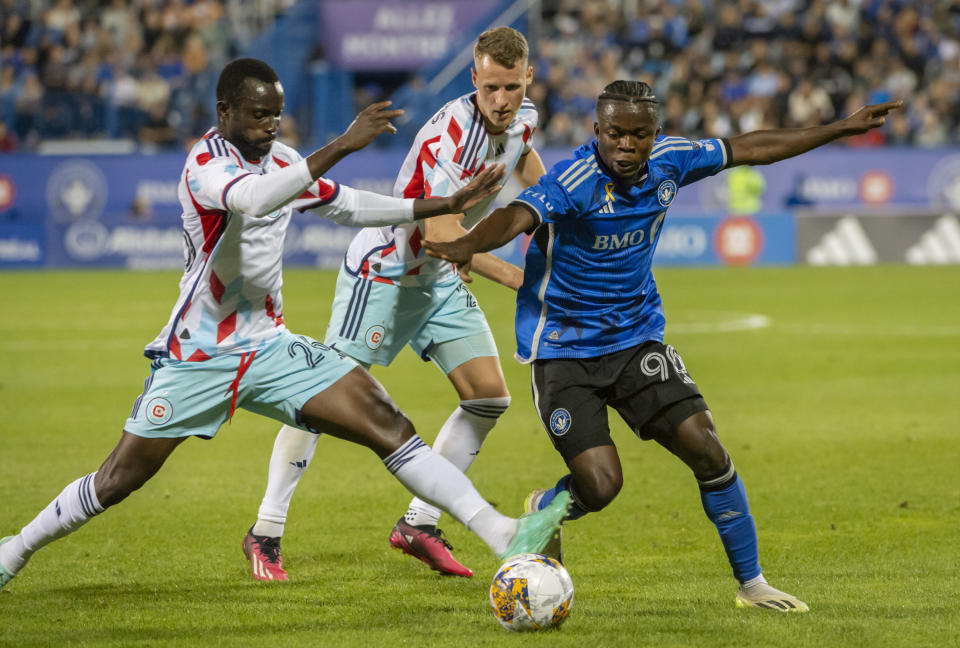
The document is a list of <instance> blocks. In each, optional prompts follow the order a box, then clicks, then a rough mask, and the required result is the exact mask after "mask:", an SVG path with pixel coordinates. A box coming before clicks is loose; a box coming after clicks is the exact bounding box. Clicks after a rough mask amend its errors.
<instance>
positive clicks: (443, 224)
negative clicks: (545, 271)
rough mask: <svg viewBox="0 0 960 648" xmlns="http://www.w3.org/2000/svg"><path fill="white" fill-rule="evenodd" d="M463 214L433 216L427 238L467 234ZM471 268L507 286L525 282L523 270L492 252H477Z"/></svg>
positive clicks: (458, 236)
mask: <svg viewBox="0 0 960 648" xmlns="http://www.w3.org/2000/svg"><path fill="white" fill-rule="evenodd" d="M462 221H463V214H446V215H444V216H437V217H436V218H431V219H430V220H428V221H427V222H426V228H425V229H426V232H425V234H426V238H427V240H430V241H437V242H445V241H455V240H456V239H458V238H460V237H462V236H466V235H467V230H466V229H465V228H464V227H463V224H462ZM471 268H472V270H473V271H474V272H476V273H477V274H478V275H480V276H481V277H485V278H487V279H490V280H491V281H496V282H497V283H499V284H502V285H504V286H506V287H507V288H513V289H514V290H517V289H519V288H520V284H521V283H523V270H521V269H520V268H518V267H517V266H515V265H513V264H512V263H507V262H506V261H504V260H503V259H500V258H498V257H496V256H494V255H492V254H486V253H484V254H477V255H475V256H474V257H473V262H472V265H471ZM464 280H465V281H470V279H469V275H466V276H464Z"/></svg>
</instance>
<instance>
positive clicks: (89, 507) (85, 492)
mask: <svg viewBox="0 0 960 648" xmlns="http://www.w3.org/2000/svg"><path fill="white" fill-rule="evenodd" d="M96 474H97V473H96V472H92V473H90V474H89V475H86V476H84V477H81V478H80V479H78V480H76V481H75V482H73V483H71V484H69V485H68V486H67V487H66V488H64V489H63V491H61V492H60V494H59V495H58V496H57V497H56V499H54V500H53V501H52V502H50V503H49V504H47V507H46V508H45V509H43V510H42V511H40V514H39V515H38V516H37V517H35V518H33V520H32V521H31V522H30V523H29V524H28V525H27V526H25V527H23V528H22V529H21V530H20V533H19V534H17V535H16V536H14V537H13V539H12V540H10V541H9V542H7V543H5V544H3V545H2V546H0V565H3V567H4V568H5V569H6V570H7V571H9V572H10V573H11V574H15V573H17V572H18V571H19V570H20V568H21V567H23V566H24V565H25V564H26V562H27V561H28V560H30V556H32V555H33V553H34V552H35V551H37V550H38V549H41V548H42V547H45V546H46V545H48V544H50V543H51V542H53V541H54V540H56V539H57V538H62V537H63V536H65V535H67V534H68V533H71V532H73V531H76V530H77V529H79V528H80V527H82V526H83V525H84V524H86V523H87V520H89V519H90V518H92V517H93V516H95V515H97V514H98V513H101V512H103V507H102V506H100V501H99V500H98V499H97V493H96V491H95V490H94V488H93V478H94V475H96Z"/></svg>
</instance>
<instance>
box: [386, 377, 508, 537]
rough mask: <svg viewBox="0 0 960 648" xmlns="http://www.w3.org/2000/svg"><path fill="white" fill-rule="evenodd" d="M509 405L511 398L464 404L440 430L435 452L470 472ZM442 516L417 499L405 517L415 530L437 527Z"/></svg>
mask: <svg viewBox="0 0 960 648" xmlns="http://www.w3.org/2000/svg"><path fill="white" fill-rule="evenodd" d="M509 405H510V397H509V396H500V397H496V398H476V399H474V400H463V401H460V406H459V407H458V408H457V409H456V410H454V412H453V414H451V415H450V418H448V419H447V421H446V423H444V424H443V427H442V428H440V432H439V433H438V434H437V440H436V441H434V442H433V451H434V452H436V453H438V454H440V455H441V456H443V457H446V458H447V459H448V460H449V461H450V463H452V464H453V465H454V466H456V467H457V468H459V469H460V471H461V472H466V471H467V469H468V468H469V467H470V465H471V464H472V463H473V460H474V459H476V457H477V454H479V453H480V446H482V445H483V441H484V439H486V438H487V434H488V433H489V432H490V430H492V429H493V426H494V425H496V424H497V419H499V418H500V415H501V414H503V413H504V412H505V411H506V409H507V407H508V406H509ZM441 513H442V511H441V510H440V509H438V508H437V507H435V506H431V505H430V504H428V503H427V502H424V501H423V500H421V499H419V498H416V497H415V498H414V499H413V500H412V501H411V502H410V506H409V508H408V509H407V512H406V513H405V514H404V516H403V517H404V519H405V520H406V522H407V524H410V525H413V526H436V525H437V522H438V521H439V520H440V515H441Z"/></svg>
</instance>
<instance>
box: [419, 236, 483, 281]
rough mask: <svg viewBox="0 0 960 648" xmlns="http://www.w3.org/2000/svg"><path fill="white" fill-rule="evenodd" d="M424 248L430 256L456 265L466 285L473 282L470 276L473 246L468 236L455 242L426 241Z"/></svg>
mask: <svg viewBox="0 0 960 648" xmlns="http://www.w3.org/2000/svg"><path fill="white" fill-rule="evenodd" d="M468 236H469V235H468ZM423 247H424V249H425V250H426V251H427V254H429V255H430V256H432V257H436V258H438V259H443V260H444V261H449V262H451V263H454V264H456V266H457V271H458V272H459V273H460V278H461V279H462V280H463V281H465V282H466V283H470V282H471V281H473V277H471V276H470V266H471V263H472V261H473V246H472V245H471V244H470V243H469V241H468V240H467V236H461V237H460V238H458V239H456V240H454V241H424V242H423Z"/></svg>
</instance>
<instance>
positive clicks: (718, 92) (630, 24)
mask: <svg viewBox="0 0 960 648" xmlns="http://www.w3.org/2000/svg"><path fill="white" fill-rule="evenodd" d="M542 6H543V16H544V29H543V32H544V33H543V35H542V36H541V38H540V40H539V43H538V47H537V49H536V56H535V59H534V65H535V66H536V69H537V79H538V80H539V81H540V83H538V84H536V85H535V86H534V87H533V88H531V90H530V93H529V94H530V95H531V99H533V101H534V102H535V103H536V104H537V106H538V107H539V108H540V110H541V125H542V130H543V132H544V138H545V140H546V144H547V145H557V146H569V145H571V144H574V143H577V142H582V141H584V140H585V139H587V138H588V137H590V136H592V133H593V122H594V112H593V111H594V97H596V96H597V93H598V92H599V90H600V89H601V88H603V86H604V85H605V84H607V83H609V82H611V81H613V80H614V79H617V78H625V79H638V80H642V81H646V82H648V83H649V84H650V85H651V86H653V87H654V89H655V90H656V94H657V95H658V96H659V97H662V98H664V103H663V108H662V113H663V114H662V118H663V128H664V131H665V132H668V133H674V134H684V135H686V136H690V137H698V136H710V137H723V136H728V135H733V134H736V133H742V132H747V131H751V130H755V129H758V128H777V127H790V126H810V125H814V124H820V123H823V122H824V121H827V120H829V119H832V118H836V117H840V116H843V115H847V114H849V113H851V112H852V111H854V110H855V109H856V108H858V107H860V106H862V105H864V104H868V103H878V102H882V101H887V100H890V99H905V100H906V109H905V110H903V111H900V112H898V113H894V114H893V115H891V116H890V123H889V125H888V127H887V128H885V129H877V130H874V131H871V132H870V133H868V134H866V135H863V136H860V137H856V138H851V139H850V140H849V141H848V142H846V144H847V145H848V146H877V145H884V144H887V145H911V146H920V147H937V146H948V145H957V144H960V110H958V109H957V106H958V105H960V41H958V38H960V37H958V34H960V1H958V0H926V1H919V2H917V1H908V0H830V1H827V0H719V1H715V2H700V1H699V0H629V1H628V0H625V1H623V2H613V1H611V0H545V1H544V2H543V5H542Z"/></svg>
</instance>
